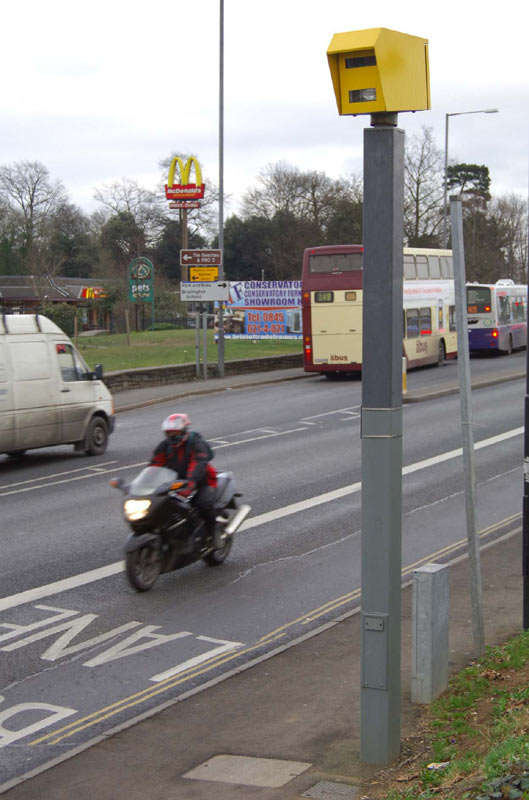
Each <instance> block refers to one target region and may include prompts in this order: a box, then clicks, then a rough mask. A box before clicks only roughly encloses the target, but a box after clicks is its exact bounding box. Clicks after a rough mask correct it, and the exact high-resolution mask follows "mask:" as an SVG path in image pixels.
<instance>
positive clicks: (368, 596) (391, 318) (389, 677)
mask: <svg viewBox="0 0 529 800" xmlns="http://www.w3.org/2000/svg"><path fill="white" fill-rule="evenodd" d="M327 59H328V61H329V69H330V72H331V79H332V83H333V88H334V95H335V97H336V104H337V106H338V113H339V114H352V115H354V116H356V115H357V114H370V115H371V126H372V127H371V128H367V129H366V130H365V131H364V237H363V238H364V269H363V272H364V274H363V299H362V305H363V352H362V615H361V637H362V648H361V685H360V757H361V759H362V761H366V762H370V763H372V764H389V762H390V761H393V759H395V758H396V757H397V756H398V754H399V750H400V592H401V537H402V533H401V527H402V520H401V517H402V294H403V286H402V270H403V258H402V247H403V238H404V237H403V233H404V231H403V227H404V223H403V217H404V212H403V207H404V131H402V130H398V129H396V127H395V126H396V125H397V114H398V112H399V111H421V110H423V109H427V108H430V84H429V78H428V75H429V68H428V41H427V40H426V39H422V38H421V37H418V36H410V35H409V34H407V33H400V32H399V31H393V30H390V29H388V28H368V29H366V30H362V31H347V32H345V33H335V34H334V36H333V38H332V40H331V43H330V45H329V48H328V50H327Z"/></svg>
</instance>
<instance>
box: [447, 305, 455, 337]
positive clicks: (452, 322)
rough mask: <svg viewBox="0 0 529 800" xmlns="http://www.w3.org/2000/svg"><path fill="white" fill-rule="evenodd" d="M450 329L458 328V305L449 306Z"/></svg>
mask: <svg viewBox="0 0 529 800" xmlns="http://www.w3.org/2000/svg"><path fill="white" fill-rule="evenodd" d="M448 329H449V330H450V331H455V329H456V307H455V306H448Z"/></svg>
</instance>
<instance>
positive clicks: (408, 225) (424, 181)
mask: <svg viewBox="0 0 529 800" xmlns="http://www.w3.org/2000/svg"><path fill="white" fill-rule="evenodd" d="M404 170H405V172H404V235H405V237H406V239H407V242H408V244H409V245H412V246H415V247H418V246H419V247H420V246H421V245H423V246H428V245H436V244H437V243H438V242H437V237H438V235H439V228H440V226H441V221H442V205H443V154H442V151H441V150H440V149H439V148H438V147H437V145H436V143H435V140H434V138H433V133H432V128H423V129H422V133H421V134H415V135H414V136H411V137H409V138H407V139H406V148H405V154H404Z"/></svg>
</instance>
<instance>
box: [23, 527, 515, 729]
mask: <svg viewBox="0 0 529 800" xmlns="http://www.w3.org/2000/svg"><path fill="white" fill-rule="evenodd" d="M521 516H522V515H521V513H517V514H512V516H510V517H506V518H505V519H503V520H501V521H500V522H496V523H494V524H493V525H490V526H489V527H487V528H484V529H483V530H482V531H480V533H479V537H480V539H483V538H485V537H486V536H490V535H491V534H492V533H495V532H496V531H498V530H500V529H501V528H503V527H505V526H506V525H508V524H510V523H513V522H515V521H516V520H518V519H521ZM466 544H467V539H466V538H463V539H459V540H458V541H457V542H454V543H453V544H450V545H447V546H446V547H442V548H441V549H439V550H436V551H435V552H434V553H430V554H429V555H428V556H425V557H424V558H421V559H419V560H418V561H415V562H414V563H413V564H409V565H408V566H407V567H405V568H404V569H403V570H402V573H401V575H402V578H407V577H409V576H410V574H411V573H412V572H413V570H414V569H416V568H417V567H419V566H420V565H421V564H425V563H428V562H430V561H432V560H433V559H436V558H442V557H444V556H447V555H450V554H452V553H454V552H455V551H457V550H459V549H460V548H461V547H463V546H465V545H466ZM360 595H361V587H359V588H358V589H355V590H354V591H352V592H348V593H347V594H344V595H341V596H340V597H336V598H334V599H333V600H329V601H328V602H327V603H324V604H323V605H322V606H319V608H315V609H313V610H312V611H309V612H307V613H305V614H302V615H301V616H300V617H297V618H296V619H293V620H291V621H290V622H287V623H285V624H284V625H281V626H280V627H279V628H276V629H275V630H273V631H270V633H267V634H265V635H264V636H262V637H261V638H260V639H259V640H258V641H257V642H256V643H255V644H254V645H252V646H251V647H247V648H245V649H237V650H234V651H233V652H231V653H229V654H222V655H218V656H215V657H213V658H211V659H210V660H209V661H205V662H204V663H203V664H201V665H200V667H196V668H192V667H191V668H190V669H188V670H186V671H185V672H182V673H180V675H179V677H178V678H176V679H175V678H174V677H173V678H167V679H166V680H165V681H160V683H158V684H157V685H156V686H153V687H151V686H149V687H148V688H147V689H143V690H142V691H140V692H136V694H132V695H130V696H129V697H125V698H123V699H122V700H118V701H117V702H116V703H112V704H111V705H109V706H105V707H104V708H101V709H99V710H98V711H94V712H93V713H92V714H88V715H87V716H85V717H82V718H81V719H78V720H75V722H71V723H70V724H69V725H65V726H64V727H63V728H59V729H58V730H56V731H53V732H52V733H48V734H46V735H45V736H41V737H40V738H39V739H35V740H34V741H32V742H31V744H32V745H35V744H42V743H43V742H45V743H46V744H50V745H52V744H58V743H59V742H62V741H63V740H64V739H68V738H69V737H70V736H74V735H75V734H76V733H80V732H81V731H83V730H86V728H90V727H91V726H93V725H97V724H98V723H100V722H103V721H104V720H106V719H110V717H113V716H115V715H116V714H120V713H122V712H123V711H125V710H126V709H128V708H133V707H134V706H136V705H139V704H140V703H144V702H145V701H147V700H150V699H151V698H153V697H156V696H157V695H159V694H162V693H163V692H167V691H169V690H170V689H174V688H175V687H176V686H180V685H181V684H182V683H185V682H186V681H189V680H192V679H193V678H197V677H199V676H200V675H204V674H206V673H208V672H210V671H211V670H213V669H216V668H217V667H219V666H221V665H222V664H227V663H229V662H231V661H234V660H235V659H237V658H239V657H240V656H241V655H247V654H248V653H252V652H255V651H256V650H259V649H261V648H262V647H263V646H264V645H269V644H271V643H272V642H276V641H278V640H279V639H282V638H283V637H284V636H285V635H286V631H287V629H288V628H292V627H293V626H295V625H299V624H301V625H308V624H309V623H311V622H314V620H317V619H319V618H320V617H322V616H324V615H325V614H328V613H329V612H331V611H335V610H336V609H338V608H341V607H343V606H345V605H347V604H348V603H351V602H352V601H353V600H357V599H358V598H359V597H360Z"/></svg>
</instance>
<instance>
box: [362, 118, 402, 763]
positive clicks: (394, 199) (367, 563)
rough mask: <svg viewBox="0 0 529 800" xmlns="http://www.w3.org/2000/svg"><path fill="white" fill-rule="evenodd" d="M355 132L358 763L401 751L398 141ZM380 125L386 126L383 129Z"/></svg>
mask: <svg viewBox="0 0 529 800" xmlns="http://www.w3.org/2000/svg"><path fill="white" fill-rule="evenodd" d="M396 122H397V115H396V114H391V115H383V114H374V115H373V116H372V123H371V124H372V125H373V127H371V128H367V129H366V130H365V131H364V268H363V272H364V274H363V287H364V294H363V328H364V337H363V353H362V365H363V366H362V616H361V625H362V632H361V633H362V676H361V694H360V756H361V759H362V761H366V762H369V763H374V764H387V763H389V762H390V761H392V760H393V759H395V758H396V757H397V756H398V754H399V750H400V594H401V516H402V291H403V287H402V269H403V263H402V240H403V193H404V131H402V130H399V129H396V128H395V127H392V126H393V125H396ZM388 123H389V124H388Z"/></svg>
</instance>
